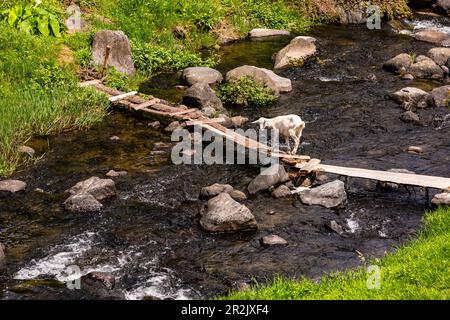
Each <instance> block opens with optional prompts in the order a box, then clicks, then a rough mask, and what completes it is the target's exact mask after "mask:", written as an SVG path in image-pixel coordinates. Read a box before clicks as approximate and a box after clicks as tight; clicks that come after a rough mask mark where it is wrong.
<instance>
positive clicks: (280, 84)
mask: <svg viewBox="0 0 450 320" xmlns="http://www.w3.org/2000/svg"><path fill="white" fill-rule="evenodd" d="M242 77H248V78H251V79H253V80H254V81H256V82H258V83H260V84H262V85H264V86H266V87H268V88H270V89H272V90H273V91H275V92H276V93H280V92H289V91H292V84H291V80H290V79H287V78H283V77H280V76H278V75H277V74H275V73H274V72H273V71H271V70H268V69H264V68H258V67H254V66H248V65H244V66H240V67H237V68H235V69H233V70H230V71H228V72H227V74H226V80H227V81H235V80H238V79H240V78H242Z"/></svg>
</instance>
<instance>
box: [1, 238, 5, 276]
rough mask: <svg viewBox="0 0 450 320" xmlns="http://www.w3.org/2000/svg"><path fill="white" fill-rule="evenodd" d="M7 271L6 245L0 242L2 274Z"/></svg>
mask: <svg viewBox="0 0 450 320" xmlns="http://www.w3.org/2000/svg"><path fill="white" fill-rule="evenodd" d="M5 272H6V254H5V246H4V245H3V243H1V242H0V275H1V274H3V273H5Z"/></svg>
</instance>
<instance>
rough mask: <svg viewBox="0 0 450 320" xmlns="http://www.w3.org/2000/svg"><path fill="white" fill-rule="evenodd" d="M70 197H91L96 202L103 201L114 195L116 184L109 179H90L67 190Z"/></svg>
mask: <svg viewBox="0 0 450 320" xmlns="http://www.w3.org/2000/svg"><path fill="white" fill-rule="evenodd" d="M67 191H68V192H69V193H70V194H71V195H89V194H90V195H92V196H93V197H94V198H95V199H96V200H103V199H106V198H109V197H113V196H115V195H116V184H115V182H114V181H113V180H111V179H101V178H99V177H91V178H89V179H87V180H84V181H80V182H78V183H77V184H76V185H74V186H73V187H72V188H70V189H69V190H67Z"/></svg>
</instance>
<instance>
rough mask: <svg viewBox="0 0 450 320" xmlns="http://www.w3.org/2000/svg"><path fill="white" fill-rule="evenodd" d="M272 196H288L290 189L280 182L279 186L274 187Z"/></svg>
mask: <svg viewBox="0 0 450 320" xmlns="http://www.w3.org/2000/svg"><path fill="white" fill-rule="evenodd" d="M272 196H273V197H274V198H285V197H290V196H291V189H289V187H287V186H285V185H284V184H282V185H281V186H279V187H278V188H276V189H275V190H274V191H273V192H272Z"/></svg>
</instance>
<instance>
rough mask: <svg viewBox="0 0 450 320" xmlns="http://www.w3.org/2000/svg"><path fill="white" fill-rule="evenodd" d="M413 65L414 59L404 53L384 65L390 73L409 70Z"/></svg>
mask: <svg viewBox="0 0 450 320" xmlns="http://www.w3.org/2000/svg"><path fill="white" fill-rule="evenodd" d="M412 63H413V58H412V57H411V56H410V55H409V54H407V53H402V54H399V55H397V56H395V57H394V58H392V59H390V60H388V61H386V62H385V63H384V64H383V67H384V68H385V69H386V70H388V71H391V72H398V71H400V70H402V69H405V70H406V69H408V68H409V67H410V66H411V65H412Z"/></svg>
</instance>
